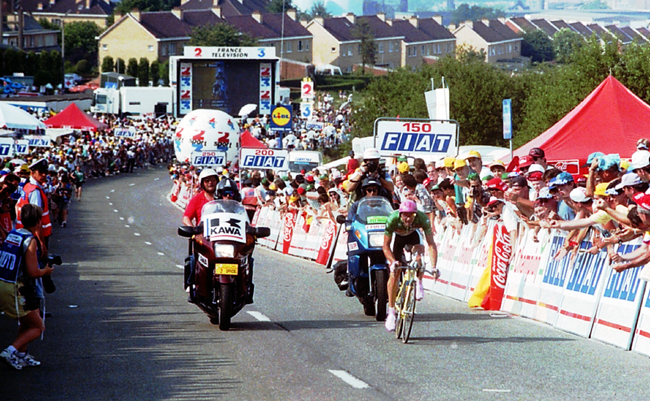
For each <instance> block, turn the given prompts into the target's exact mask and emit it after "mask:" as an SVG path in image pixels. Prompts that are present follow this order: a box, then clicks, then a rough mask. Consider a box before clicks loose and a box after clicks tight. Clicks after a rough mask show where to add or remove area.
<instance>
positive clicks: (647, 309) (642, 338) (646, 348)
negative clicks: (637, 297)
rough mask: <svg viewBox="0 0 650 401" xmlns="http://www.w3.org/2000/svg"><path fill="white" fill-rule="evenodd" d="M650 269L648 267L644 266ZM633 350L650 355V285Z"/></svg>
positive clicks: (637, 326) (635, 335) (646, 289)
mask: <svg viewBox="0 0 650 401" xmlns="http://www.w3.org/2000/svg"><path fill="white" fill-rule="evenodd" d="M644 269H648V267H647V266H646V267H644ZM632 351H636V352H639V353H641V354H644V355H647V356H650V286H649V285H647V282H646V288H645V295H644V297H643V305H642V306H641V312H640V314H639V320H638V323H637V325H636V330H635V331H634V341H633V342H632Z"/></svg>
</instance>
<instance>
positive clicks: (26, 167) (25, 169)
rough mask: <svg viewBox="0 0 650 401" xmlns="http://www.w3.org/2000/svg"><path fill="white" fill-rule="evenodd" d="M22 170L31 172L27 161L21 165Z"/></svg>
mask: <svg viewBox="0 0 650 401" xmlns="http://www.w3.org/2000/svg"><path fill="white" fill-rule="evenodd" d="M20 171H21V172H23V173H29V166H28V165H27V163H25V164H22V165H21V166H20Z"/></svg>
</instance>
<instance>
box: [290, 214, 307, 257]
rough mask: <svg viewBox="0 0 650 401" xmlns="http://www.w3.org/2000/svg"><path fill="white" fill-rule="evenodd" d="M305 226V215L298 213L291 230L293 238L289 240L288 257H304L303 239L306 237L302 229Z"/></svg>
mask: <svg viewBox="0 0 650 401" xmlns="http://www.w3.org/2000/svg"><path fill="white" fill-rule="evenodd" d="M305 224H306V221H305V214H304V213H299V214H298V216H297V218H296V225H295V226H294V228H293V236H292V238H291V246H290V247H289V255H293V256H300V257H306V250H305V238H306V236H307V232H306V231H305V229H304V227H305Z"/></svg>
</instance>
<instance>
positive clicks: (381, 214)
mask: <svg viewBox="0 0 650 401" xmlns="http://www.w3.org/2000/svg"><path fill="white" fill-rule="evenodd" d="M392 212H393V207H392V206H391V205H390V202H388V200H387V199H386V198H384V197H383V196H368V197H365V198H363V199H361V201H360V202H359V207H358V208H357V215H356V217H355V220H357V221H359V222H361V223H363V224H383V223H385V222H386V217H388V215H390V214H391V213H392Z"/></svg>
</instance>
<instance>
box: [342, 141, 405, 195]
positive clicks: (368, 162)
mask: <svg viewBox="0 0 650 401" xmlns="http://www.w3.org/2000/svg"><path fill="white" fill-rule="evenodd" d="M380 159H381V155H380V154H379V151H378V150H377V149H375V148H369V149H366V150H365V152H363V163H361V167H359V168H358V169H357V170H356V171H355V172H354V173H352V174H351V175H350V177H349V180H350V182H349V185H348V193H350V194H351V196H354V199H352V200H351V201H355V200H358V199H361V198H362V197H363V195H364V194H363V193H362V189H361V183H362V182H363V180H365V179H366V178H375V179H377V180H379V182H380V183H381V188H380V190H379V194H378V196H383V197H385V198H386V199H388V201H389V202H392V201H393V195H392V193H393V191H394V189H395V187H394V185H393V180H392V179H391V177H390V174H389V173H388V172H387V171H385V170H384V168H383V166H382V165H381V163H380Z"/></svg>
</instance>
